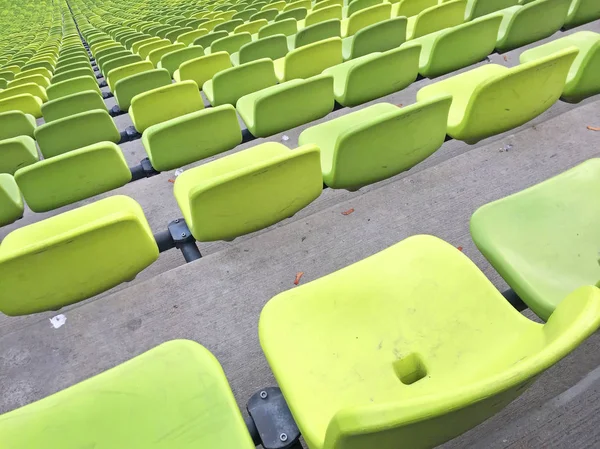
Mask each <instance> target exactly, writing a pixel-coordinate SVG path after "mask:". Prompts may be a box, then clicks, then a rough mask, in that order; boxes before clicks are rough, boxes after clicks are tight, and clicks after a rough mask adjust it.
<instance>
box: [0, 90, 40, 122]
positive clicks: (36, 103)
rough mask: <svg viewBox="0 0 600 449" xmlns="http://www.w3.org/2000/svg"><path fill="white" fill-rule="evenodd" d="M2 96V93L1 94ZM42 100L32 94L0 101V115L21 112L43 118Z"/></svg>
mask: <svg viewBox="0 0 600 449" xmlns="http://www.w3.org/2000/svg"><path fill="white" fill-rule="evenodd" d="M0 94H1V92H0ZM41 107H42V99H41V98H39V97H34V96H33V95H31V94H20V95H15V96H12V97H9V98H4V99H2V100H0V113H2V112H9V111H21V112H23V113H24V114H29V115H33V116H34V117H35V118H41V117H42V109H41Z"/></svg>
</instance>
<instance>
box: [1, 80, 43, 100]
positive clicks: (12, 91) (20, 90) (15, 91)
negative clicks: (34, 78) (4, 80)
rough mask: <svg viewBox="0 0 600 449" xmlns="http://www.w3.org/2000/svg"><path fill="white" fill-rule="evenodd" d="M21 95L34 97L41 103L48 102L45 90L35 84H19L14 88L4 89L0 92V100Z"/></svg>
mask: <svg viewBox="0 0 600 449" xmlns="http://www.w3.org/2000/svg"><path fill="white" fill-rule="evenodd" d="M22 94H30V95H33V96H34V97H38V98H39V99H41V100H42V101H48V96H47V94H46V89H44V88H43V87H41V86H40V85H38V84H35V83H27V84H21V85H18V86H15V87H9V88H8V89H4V90H3V91H0V100H4V99H6V98H10V97H14V96H15V95H22Z"/></svg>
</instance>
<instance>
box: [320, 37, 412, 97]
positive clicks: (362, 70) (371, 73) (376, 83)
mask: <svg viewBox="0 0 600 449" xmlns="http://www.w3.org/2000/svg"><path fill="white" fill-rule="evenodd" d="M420 50H421V47H420V46H418V45H410V46H406V47H398V48H396V49H393V50H388V51H386V52H385V53H379V52H377V53H371V54H369V55H366V56H361V57H360V58H356V59H352V60H350V61H347V62H344V63H343V64H338V65H335V66H333V67H330V68H328V69H326V70H324V71H323V74H325V75H332V76H333V92H334V96H335V100H336V101H337V102H338V103H339V104H341V105H342V106H349V107H352V106H356V105H359V104H361V103H365V102H367V101H370V100H374V99H375V98H379V97H382V96H384V95H388V94H391V93H393V92H397V91H399V90H402V89H404V88H405V87H407V86H409V85H410V84H412V83H413V82H415V80H416V79H417V76H418V75H419V53H420Z"/></svg>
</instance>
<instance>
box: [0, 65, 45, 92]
mask: <svg viewBox="0 0 600 449" xmlns="http://www.w3.org/2000/svg"><path fill="white" fill-rule="evenodd" d="M40 68H41V69H43V67H40ZM32 70H35V69H32ZM28 83H33V84H37V85H38V86H40V87H43V88H44V89H46V88H47V87H48V86H49V85H50V80H49V79H48V78H46V77H45V76H44V75H40V74H37V75H29V76H24V77H21V78H15V79H14V80H12V81H10V82H9V83H8V87H9V88H11V87H17V86H21V85H23V84H28Z"/></svg>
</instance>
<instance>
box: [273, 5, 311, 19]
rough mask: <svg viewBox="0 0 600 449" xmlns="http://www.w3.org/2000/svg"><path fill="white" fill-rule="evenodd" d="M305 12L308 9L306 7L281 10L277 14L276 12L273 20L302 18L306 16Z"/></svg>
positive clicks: (306, 12)
mask: <svg viewBox="0 0 600 449" xmlns="http://www.w3.org/2000/svg"><path fill="white" fill-rule="evenodd" d="M307 14H308V11H307V9H306V8H296V9H291V10H289V11H282V12H280V13H279V14H277V17H275V22H279V21H281V20H286V19H295V20H302V19H304V18H305V17H306V15H307Z"/></svg>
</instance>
